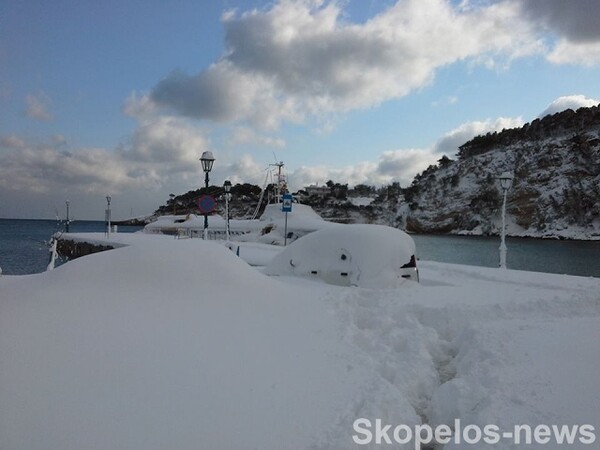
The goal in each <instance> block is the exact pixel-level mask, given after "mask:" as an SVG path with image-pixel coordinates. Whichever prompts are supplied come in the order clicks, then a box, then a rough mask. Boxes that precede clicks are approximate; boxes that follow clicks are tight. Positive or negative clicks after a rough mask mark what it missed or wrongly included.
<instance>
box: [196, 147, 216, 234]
mask: <svg viewBox="0 0 600 450" xmlns="http://www.w3.org/2000/svg"><path fill="white" fill-rule="evenodd" d="M200 162H201V163H202V170H203V171H204V186H205V187H206V193H207V194H208V174H209V173H210V171H211V170H212V167H213V164H214V162H215V157H214V156H213V154H212V152H211V151H206V152H204V153H202V156H201V157H200ZM204 239H205V240H206V239H208V214H207V213H204Z"/></svg>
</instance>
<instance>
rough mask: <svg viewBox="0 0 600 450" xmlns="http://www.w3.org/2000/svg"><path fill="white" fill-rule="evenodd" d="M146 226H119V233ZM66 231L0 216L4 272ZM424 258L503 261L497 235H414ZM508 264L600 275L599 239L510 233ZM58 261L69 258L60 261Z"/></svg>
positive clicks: (43, 263)
mask: <svg viewBox="0 0 600 450" xmlns="http://www.w3.org/2000/svg"><path fill="white" fill-rule="evenodd" d="M140 229H141V227H133V226H119V227H118V232H119V233H132V232H136V231H139V230H140ZM104 230H105V223H104V222H103V221H85V220H81V221H75V222H72V223H71V224H70V228H69V231H70V232H72V233H90V232H104ZM61 231H62V232H64V231H65V224H64V222H57V221H56V220H20V219H0V268H2V273H3V274H5V275H26V274H33V273H39V272H43V271H44V270H46V267H47V265H48V260H49V241H50V239H51V237H52V235H54V234H55V233H56V232H61ZM412 237H413V239H414V240H415V244H416V246H417V256H418V258H419V259H421V260H429V261H439V262H448V263H456V264H467V265H474V266H483V267H498V260H499V257H498V247H499V245H500V240H499V238H497V237H478V236H449V235H443V236H440V235H412ZM506 245H507V247H508V252H507V266H508V268H509V269H518V270H529V271H534V272H549V273H559V274H568V275H580V276H592V277H600V241H567V240H553V239H530V238H507V242H506ZM59 263H64V261H60V262H59Z"/></svg>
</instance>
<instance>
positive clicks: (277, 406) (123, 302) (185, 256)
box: [0, 239, 371, 450]
mask: <svg viewBox="0 0 600 450" xmlns="http://www.w3.org/2000/svg"><path fill="white" fill-rule="evenodd" d="M352 360H353V354H352V349H351V347H350V346H348V345H347V344H344V343H343V342H340V338H339V337H338V335H337V334H336V331H335V327H332V325H331V318H328V317H327V315H323V314H322V305H321V303H320V301H319V299H317V298H307V297H306V296H305V295H304V293H303V292H300V291H297V290H292V289H290V288H289V287H286V286H285V285H283V284H282V283H280V282H279V281H278V280H274V279H270V278H268V277H266V276H265V275H262V274H260V273H259V272H257V271H256V270H255V269H252V268H251V267H250V266H248V265H247V264H246V263H245V262H243V261H242V260H241V259H239V258H237V257H236V256H235V254H234V253H233V252H231V251H230V250H228V249H227V248H225V247H224V246H222V245H219V244H215V243H210V242H206V241H201V240H174V239H157V240H150V239H147V240H146V242H145V243H144V245H138V246H128V247H123V248H119V249H116V250H110V251H107V252H103V253H98V254H94V255H91V256H87V257H83V258H80V259H78V260H75V261H72V262H69V263H68V264H66V265H64V266H61V267H59V268H57V269H56V270H54V271H52V272H46V273H43V274H39V275H31V276H23V277H2V279H1V280H0V362H1V364H0V448H3V449H4V448H5V449H17V448H26V449H29V450H35V449H43V448H56V449H58V448H60V449H82V448H86V449H108V448H115V449H116V448H127V449H144V450H148V449H165V448H173V449H198V448H215V449H216V448H219V449H227V448H230V449H241V448H260V449H279V448H283V447H285V446H286V445H288V444H289V443H290V442H293V446H294V447H296V448H308V447H310V446H311V445H312V444H313V443H314V442H315V441H316V440H317V439H322V434H323V432H324V430H326V429H328V428H329V427H330V425H331V424H332V423H334V422H335V421H336V420H337V417H338V415H339V411H340V410H344V409H346V408H347V403H348V399H349V398H353V396H354V392H357V391H361V390H362V389H363V387H364V385H365V383H367V382H368V383H369V384H370V383H371V382H370V381H368V380H370V375H369V373H368V371H367V370H365V369H363V368H361V367H356V368H354V369H349V368H348V367H349V365H350V364H351V361H352ZM340 374H343V376H340ZM349 439H350V437H349V435H347V436H346V441H345V442H346V443H347V442H348V440H349Z"/></svg>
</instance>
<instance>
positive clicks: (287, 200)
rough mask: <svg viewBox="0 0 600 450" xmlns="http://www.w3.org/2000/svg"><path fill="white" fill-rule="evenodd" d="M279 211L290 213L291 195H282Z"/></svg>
mask: <svg viewBox="0 0 600 450" xmlns="http://www.w3.org/2000/svg"><path fill="white" fill-rule="evenodd" d="M281 211H283V212H285V213H288V212H292V194H283V202H282V203H281Z"/></svg>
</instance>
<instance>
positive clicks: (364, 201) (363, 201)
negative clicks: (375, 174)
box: [348, 197, 375, 206]
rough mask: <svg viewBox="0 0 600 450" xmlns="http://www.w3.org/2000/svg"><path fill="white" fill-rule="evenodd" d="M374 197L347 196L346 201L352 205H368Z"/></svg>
mask: <svg viewBox="0 0 600 450" xmlns="http://www.w3.org/2000/svg"><path fill="white" fill-rule="evenodd" d="M374 200H375V197H348V201H349V202H350V203H352V204H353V205H354V206H369V205H370V204H371V203H373V201H374Z"/></svg>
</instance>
